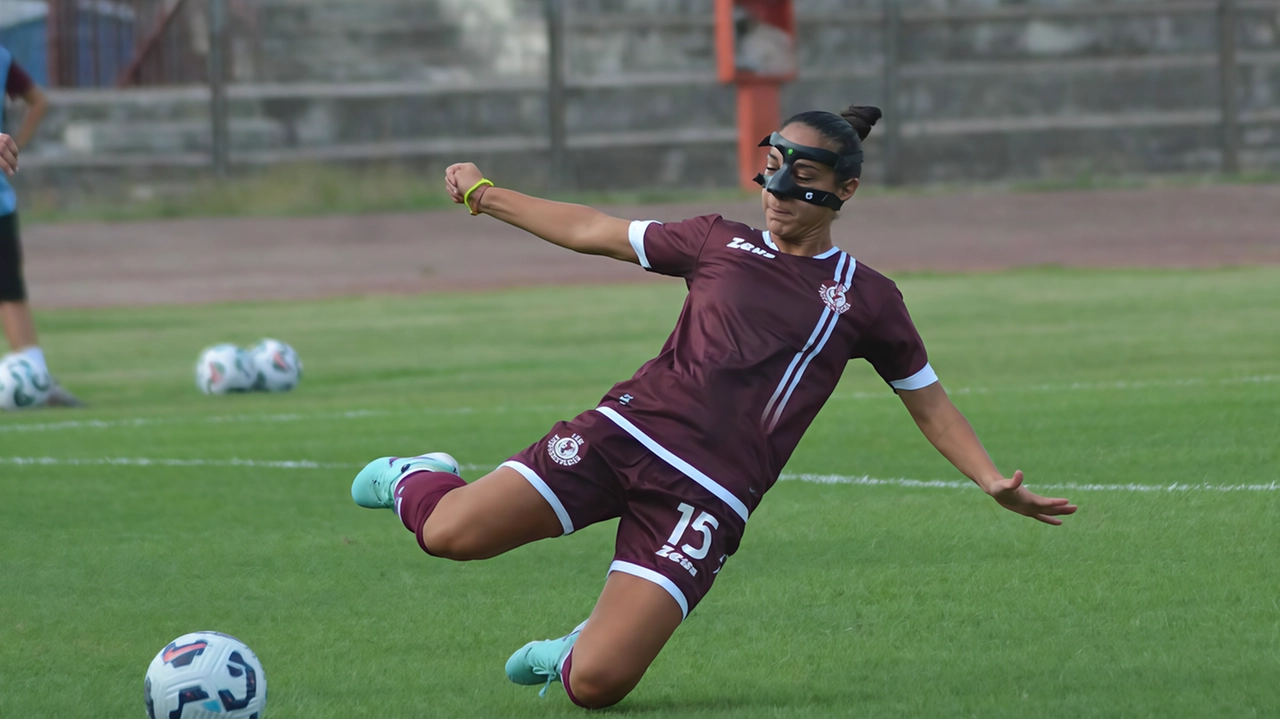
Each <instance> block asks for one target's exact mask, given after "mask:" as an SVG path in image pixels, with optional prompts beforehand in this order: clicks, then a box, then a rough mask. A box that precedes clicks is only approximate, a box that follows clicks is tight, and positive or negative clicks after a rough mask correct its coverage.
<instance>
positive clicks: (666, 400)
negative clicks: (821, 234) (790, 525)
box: [598, 215, 937, 520]
mask: <svg viewBox="0 0 1280 719" xmlns="http://www.w3.org/2000/svg"><path fill="white" fill-rule="evenodd" d="M631 245H632V247H633V248H635V251H636V254H637V255H638V256H639V258H640V264H641V265H642V266H644V268H645V269H647V270H650V271H652V272H659V273H661V274H664V275H672V276H676V277H683V278H685V281H686V283H687V285H688V287H689V295H688V297H687V298H686V300H685V303H684V309H683V310H682V311H681V313H680V320H679V322H678V323H677V324H676V327H675V330H674V331H673V332H672V333H671V336H670V337H669V338H668V339H667V342H666V344H665V345H663V348H662V352H661V354H659V355H658V356H657V357H655V358H654V359H653V360H651V361H650V362H648V363H646V364H645V365H644V366H643V367H641V368H640V370H639V371H638V372H636V374H635V376H634V377H632V378H631V379H629V380H627V381H625V382H622V383H619V384H618V385H616V386H614V388H613V389H612V390H610V392H609V393H608V394H607V395H606V396H605V398H604V400H603V401H602V403H601V405H600V407H599V408H598V411H600V412H601V413H603V414H604V415H605V416H607V417H609V419H611V420H613V422H614V423H615V424H617V425H618V426H619V427H621V428H622V429H623V430H625V431H627V432H628V433H629V434H631V435H632V436H633V437H635V438H636V439H637V440H639V441H640V442H641V443H642V444H644V445H645V446H646V447H648V448H649V449H650V450H651V451H652V452H653V453H654V454H656V455H658V456H659V457H661V458H662V459H664V460H665V461H667V462H668V463H669V464H671V465H672V466H674V467H676V468H677V469H679V470H681V471H682V472H683V473H684V474H685V475H686V476H688V477H690V478H691V479H692V480H693V481H696V482H698V483H699V484H701V485H703V486H704V487H705V488H707V489H708V490H710V491H711V492H712V493H714V494H715V495H716V496H717V497H719V498H720V499H721V500H722V501H724V502H725V503H726V504H728V505H729V506H730V507H732V508H733V509H734V511H735V512H736V513H737V514H739V515H740V516H741V518H742V519H743V520H745V519H746V518H747V515H748V513H749V512H750V511H751V510H752V509H754V508H755V507H756V505H758V504H759V502H760V498H761V497H762V496H763V495H764V493H765V491H767V490H768V489H769V488H770V487H771V486H773V483H774V482H775V481H777V478H778V475H779V474H780V473H781V471H782V468H783V466H784V465H785V464H786V463H787V460H788V459H789V458H790V457H791V453H792V452H793V451H794V450H795V447H796V444H798V443H799V442H800V437H801V436H802V435H803V434H804V432H805V430H806V429H808V427H809V424H810V423H812V422H813V419H814V417H816V416H817V414H818V410H820V409H822V405H823V404H824V403H826V401H827V398H828V397H830V396H831V393H832V391H833V390H835V387H836V384H837V383H838V382H839V381H840V375H841V374H842V373H843V372H844V368H845V365H846V364H847V363H848V362H849V360H850V359H853V358H863V359H866V360H867V361H869V362H870V363H871V364H872V366H873V367H875V369H876V372H878V373H879V374H880V376H881V377H882V378H884V380H885V381H886V382H888V383H889V384H890V385H891V386H892V387H894V388H896V389H905V390H912V389H920V388H922V387H926V386H928V385H930V384H932V383H934V382H936V381H937V376H936V375H935V374H934V373H933V370H932V369H930V367H929V363H928V358H927V356H926V354H925V348H924V343H923V342H922V341H921V340H920V335H919V333H917V332H916V329H915V326H914V325H913V324H912V322H911V317H910V315H908V314H907V308H906V306H905V305H904V304H903V301H902V294H901V293H900V292H899V291H898V288H897V287H896V286H895V285H894V284H893V282H892V281H890V280H889V279H888V278H886V277H885V276H884V275H881V274H880V273H878V272H876V271H875V270H872V269H871V268H869V267H866V266H864V265H859V264H858V263H857V261H856V260H854V258H853V257H850V256H849V255H848V254H847V253H845V252H843V251H841V250H840V249H839V248H832V249H831V250H829V251H827V252H825V253H823V254H821V255H818V256H817V257H797V256H795V255H788V254H785V253H783V252H781V251H779V250H778V248H777V246H776V245H774V243H773V242H772V240H771V239H770V238H769V236H768V233H761V232H760V231H759V230H754V229H752V228H750V227H748V226H747V225H743V224H739V223H736V222H730V221H728V220H725V219H723V218H721V217H720V216H719V215H709V216H705V217H695V218H693V219H691V220H686V221H684V222H677V223H670V224H665V225H664V224H661V223H657V222H635V223H632V225H631Z"/></svg>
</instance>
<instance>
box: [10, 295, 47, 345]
mask: <svg viewBox="0 0 1280 719" xmlns="http://www.w3.org/2000/svg"><path fill="white" fill-rule="evenodd" d="M0 324H3V325H4V337H5V339H6V340H8V341H9V347H10V348H12V349H13V351H14V352H20V351H22V350H24V349H26V348H28V347H36V346H38V345H39V344H40V342H39V341H38V339H37V337H36V323H35V320H34V319H32V317H31V306H30V305H28V304H27V303H26V302H0Z"/></svg>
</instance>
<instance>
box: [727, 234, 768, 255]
mask: <svg viewBox="0 0 1280 719" xmlns="http://www.w3.org/2000/svg"><path fill="white" fill-rule="evenodd" d="M727 247H729V248H730V249H734V250H742V251H743V252H750V253H751V254H753V255H760V256H761V257H766V258H768V259H770V260H772V259H773V258H775V257H777V255H775V254H773V253H772V252H770V251H768V250H765V249H761V248H759V247H756V246H755V245H753V244H751V243H750V242H747V241H746V240H744V239H742V238H741V237H735V238H733V242H730V243H729V244H728V245H727Z"/></svg>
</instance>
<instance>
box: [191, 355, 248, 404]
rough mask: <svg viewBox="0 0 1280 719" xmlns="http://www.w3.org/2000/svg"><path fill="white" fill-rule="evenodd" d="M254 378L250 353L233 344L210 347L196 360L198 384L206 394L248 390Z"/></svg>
mask: <svg viewBox="0 0 1280 719" xmlns="http://www.w3.org/2000/svg"><path fill="white" fill-rule="evenodd" d="M253 380H254V372H253V370H252V369H250V363H249V354H248V353H247V352H245V351H244V350H242V349H240V348H239V347H236V346H235V345H233V344H220V345H214V346H212V347H209V348H208V349H206V350H205V351H203V352H201V353H200V359H199V360H197V361H196V386H197V387H199V388H200V391H201V392H204V393H205V394H227V393H230V392H248V391H249V390H250V389H252V388H253Z"/></svg>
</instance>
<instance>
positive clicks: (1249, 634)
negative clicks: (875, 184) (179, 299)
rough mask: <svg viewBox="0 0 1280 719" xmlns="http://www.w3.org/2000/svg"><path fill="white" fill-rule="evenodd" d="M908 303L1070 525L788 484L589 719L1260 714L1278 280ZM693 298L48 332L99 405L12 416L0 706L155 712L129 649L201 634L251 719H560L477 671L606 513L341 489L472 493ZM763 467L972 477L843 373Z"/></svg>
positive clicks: (505, 304) (547, 629)
mask: <svg viewBox="0 0 1280 719" xmlns="http://www.w3.org/2000/svg"><path fill="white" fill-rule="evenodd" d="M899 284H900V286H901V287H902V289H903V291H904V293H905V294H906V297H907V301H908V304H909V306H910V307H911V308H912V311H913V314H914V315H915V317H916V320H917V323H918V324H919V326H920V328H921V331H922V334H923V335H924V337H925V339H926V341H927V342H928V343H929V345H930V350H931V358H932V361H933V364H934V366H935V368H936V369H937V370H938V372H939V374H940V375H941V376H942V377H943V381H944V383H945V384H946V385H947V386H948V387H949V388H950V389H951V390H952V392H953V394H954V396H955V398H956V401H957V404H959V405H960V407H961V409H963V410H964V411H965V412H966V413H967V414H968V416H969V418H970V419H971V420H972V421H973V423H974V425H975V426H976V427H977V428H978V431H979V434H980V435H981V436H982V437H983V438H984V440H985V441H986V443H987V446H988V448H989V449H990V450H991V452H992V454H993V455H994V457H995V458H996V460H997V462H998V464H999V465H1000V466H1001V467H1002V468H1003V469H1004V470H1005V471H1006V472H1012V471H1013V469H1015V468H1021V469H1023V470H1025V471H1026V472H1027V477H1028V482H1029V483H1030V484H1032V485H1033V486H1036V485H1040V486H1044V485H1064V484H1068V485H1069V484H1075V485H1092V486H1087V487H1084V488H1080V487H1076V488H1074V489H1053V490H1051V491H1049V490H1046V492H1045V493H1047V494H1054V495H1065V496H1069V497H1071V498H1072V499H1073V500H1076V501H1077V502H1078V503H1079V504H1080V511H1079V513H1078V514H1077V515H1076V516H1074V517H1072V518H1069V519H1068V521H1067V524H1066V526H1064V527H1061V528H1057V529H1055V528H1051V527H1048V526H1045V525H1041V524H1038V523H1035V522H1033V521H1031V520H1028V519H1025V518H1022V517H1019V516H1015V515H1013V514H1010V513H1007V512H1005V511H1003V510H1001V509H1000V508H999V507H997V506H996V505H995V503H994V502H992V501H990V500H989V499H987V498H986V497H985V496H984V495H983V494H982V493H981V492H980V491H979V490H977V489H976V488H974V487H964V488H957V487H951V486H947V485H943V486H933V487H929V486H910V485H909V484H904V483H889V484H882V485H874V486H868V485H867V484H862V485H858V484H849V483H835V484H818V483H814V482H805V481H794V480H793V481H784V482H781V483H780V484H779V486H778V487H777V488H776V489H774V490H773V491H772V492H771V494H770V496H769V498H768V499H767V500H766V501H765V503H764V505H763V506H762V508H761V509H760V511H759V512H758V513H757V514H756V515H755V516H754V517H753V519H752V521H751V524H750V527H749V529H748V531H747V535H746V538H745V540H744V543H743V545H742V549H741V551H740V552H739V554H738V555H737V556H735V557H734V558H733V559H732V560H731V561H730V562H729V563H728V564H727V566H726V568H725V570H724V571H723V572H722V573H721V574H720V577H719V581H718V582H717V585H716V588H715V590H714V591H713V592H712V593H711V595H710V596H709V597H708V598H707V599H706V600H705V601H704V602H703V604H702V605H701V607H700V608H699V609H698V610H697V611H696V612H694V614H693V615H692V616H691V617H690V618H689V620H688V621H687V623H686V625H685V626H684V627H683V628H682V629H681V630H680V631H679V632H678V633H677V634H676V636H675V638H674V639H673V641H672V643H671V644H670V646H669V647H668V648H667V650H666V652H665V653H664V654H663V655H662V656H661V657H659V659H658V661H657V662H656V663H655V665H654V666H653V668H652V670H651V671H650V673H649V675H648V676H647V677H646V679H645V681H644V682H643V683H642V684H641V685H640V687H639V688H638V689H637V690H636V692H635V693H634V694H632V696H631V697H629V698H628V699H627V700H626V701H625V702H623V703H622V704H621V705H619V706H618V707H617V708H615V709H613V710H610V712H609V713H612V714H620V715H627V716H677V717H685V716H698V717H815V716H858V717H894V716H901V717H959V716H972V717H984V718H986V717H1019V718H1021V717H1085V716H1114V717H1174V716H1178V717H1182V716H1185V717H1208V716H1223V717H1254V716H1258V717H1261V716H1276V715H1277V713H1280V600H1278V599H1277V579H1280V529H1277V526H1278V524H1277V521H1276V517H1277V515H1280V483H1277V482H1278V481H1280V334H1278V331H1277V328H1280V268H1265V269H1231V270H1220V271H1204V272H1163V271H1162V272H1155V271H1106V272H1101V271H1099V272H1086V271H1067V270H1054V269H1042V270H1026V271H1018V272H1011V273H1003V274H993V275H969V276H944V275H939V276H933V275H929V276H924V275H922V276H914V277H905V278H903V279H901V281H900V283H899ZM682 296H683V288H682V286H681V285H680V284H679V283H671V284H659V285H645V286H626V287H594V288H593V287H585V288H566V289H540V290H521V291H512V292H505V293H496V294H476V295H453V296H433V297H419V298H377V299H349V300H337V301H330V302H319V303H305V304H304V303H298V304H237V305H224V306H216V307H199V308H189V307H183V308H157V309H137V310H103V311H60V312H49V313H45V314H43V315H41V316H40V317H39V320H40V322H41V325H42V327H43V331H44V334H45V345H46V349H47V351H48V353H49V356H50V358H51V359H52V360H53V361H54V363H55V369H56V370H57V371H59V372H60V374H61V376H62V379H63V381H64V382H65V383H66V384H67V385H68V386H70V387H71V388H72V389H74V390H76V391H77V392H79V393H81V394H82V395H83V396H84V397H86V398H87V399H88V400H90V401H91V402H92V403H93V408H92V409H90V410H87V411H83V412H74V413H72V412H53V411H36V412H29V413H23V414H14V415H6V416H4V417H0V537H2V538H3V542H2V544H0V717H15V718H16V717H22V718H23V719H37V718H44V717H50V718H55V719H74V718H78V717H112V718H115V717H140V716H144V710H143V705H142V679H143V674H144V672H145V670H146V667H147V663H148V662H149V661H150V659H151V657H152V656H153V655H154V654H155V653H156V652H157V651H158V650H159V649H161V648H162V647H163V646H164V645H165V644H166V643H167V642H168V641H169V640H170V639H172V638H173V637H175V636H177V635H179V634H182V633H184V632H188V631H194V630H199V629H216V630H220V631H224V632H228V633H231V634H235V635H237V636H239V637H240V638H241V639H244V640H245V641H247V642H248V643H249V644H250V646H252V647H253V648H254V649H255V650H256V651H257V653H258V654H259V656H260V657H261V658H262V660H263V662H264V665H265V667H266V671H267V677H268V682H269V687H270V702H269V704H268V712H267V717H269V719H285V718H290V717H299V718H306V719H319V718H324V717H333V718H342V719H346V718H349V717H379V718H391V717H434V716H441V717H464V716H466V717H471V716H474V717H544V716H545V717H558V716H580V714H579V711H580V710H577V709H575V708H574V707H572V705H571V704H570V703H569V701H568V699H567V698H566V697H565V696H564V694H563V692H561V691H552V692H549V693H548V696H547V698H546V699H544V700H540V699H538V697H537V690H536V689H530V688H525V687H516V686H513V685H510V684H508V683H507V682H506V680H505V678H504V677H503V673H502V665H503V662H504V661H505V660H506V658H507V656H508V654H509V653H510V652H511V651H512V650H514V649H515V648H517V647H519V646H520V645H521V644H523V643H524V642H526V641H528V640H529V639H533V638H543V637H549V636H557V635H559V634H562V633H563V632H564V631H566V630H567V629H569V628H571V627H572V626H573V625H574V624H575V623H577V622H578V621H579V620H581V619H582V618H583V617H584V616H586V614H587V613H588V612H589V611H590V609H591V606H592V603H593V601H594V598H595V596H596V594H597V593H598V591H599V589H600V587H601V586H602V583H603V579H604V576H603V574H604V571H605V569H606V567H607V565H608V561H609V558H610V556H611V552H612V525H603V526H596V527H593V528H590V529H587V530H584V531H581V532H579V533H577V534H575V535H573V536H572V537H569V538H566V539H560V540H553V541H547V542H543V543H540V544H537V545H533V546H529V547H526V548H523V549H521V550H518V551H516V552H513V553H511V554H509V555H506V556H503V557H500V558H498V559H496V560H492V561H488V562H482V563H473V564H450V563H446V562H443V561H439V560H433V559H430V558H428V557H426V556H425V555H423V554H422V553H421V552H420V551H419V550H418V548H417V546H416V544H415V543H414V541H413V539H412V537H411V536H410V535H409V534H408V533H407V532H405V531H404V529H403V528H402V527H401V526H400V525H399V523H398V522H397V521H396V520H395V518H394V516H393V515H391V514H390V513H384V512H370V511H367V510H360V509H358V508H356V507H355V506H354V505H353V504H352V503H351V500H350V498H349V494H348V490H349V487H350V479H351V477H352V476H353V474H354V473H355V471H356V470H357V469H358V468H359V467H360V466H362V465H363V464H364V462H366V461H367V460H369V459H371V458H373V457H376V456H379V455H384V454H407V453H417V452H421V451H427V450H434V449H444V450H447V451H449V452H451V453H453V454H454V455H455V456H457V457H458V458H459V459H460V461H462V462H464V463H466V464H468V465H470V466H472V467H475V468H476V469H474V470H473V471H470V472H468V473H467V474H468V476H469V477H476V476H479V475H480V474H482V473H483V469H481V468H488V467H491V466H493V465H495V464H497V463H499V462H501V461H502V460H504V459H506V458H507V457H508V456H509V455H511V454H513V453H514V452H516V451H517V450H519V449H520V448H522V447H524V446H525V445H526V444H528V443H530V442H532V441H533V440H535V439H537V438H539V437H541V436H542V434H543V433H544V432H545V431H546V430H547V428H549V427H550V425H551V424H552V423H553V422H554V421H555V420H557V419H562V418H567V417H570V416H572V415H574V414H576V413H577V412H578V411H580V410H582V409H586V408H589V407H591V406H593V403H594V402H595V401H596V400H597V399H598V398H599V397H600V396H601V395H602V394H603V393H604V392H605V390H606V389H607V388H608V387H609V386H610V385H611V384H612V383H613V382H614V381H617V380H619V379H622V378H625V377H627V376H629V375H630V373H631V372H633V371H634V369H635V368H636V367H637V366H639V365H640V364H641V363H642V362H643V361H645V360H646V359H648V358H649V357H650V356H652V354H653V353H654V352H655V351H656V350H657V349H658V347H659V346H660V345H661V343H662V341H663V339H664V338H665V336H666V333H667V332H668V331H669V329H670V327H671V326H672V324H673V322H674V318H675V315H676V313H677V311H678V309H679V306H680V303H681V301H682ZM264 335H269V336H278V337H280V338H282V339H285V340H287V341H289V342H291V343H292V344H293V345H294V346H295V347H296V348H297V349H298V350H299V352H300V354H301V355H302V357H303V359H304V361H305V362H306V367H307V373H306V377H305V380H304V382H303V384H302V386H301V387H300V388H299V389H298V390H297V391H296V392H294V393H292V394H288V395H276V396H267V395H246V396H234V397H220V398H208V397H204V396H201V395H199V394H198V393H197V392H196V390H195V388H194V385H193V381H192V378H191V369H190V368H191V365H192V363H193V361H194V359H195V357H196V354H197V353H198V351H199V350H200V349H201V347H202V346H204V345H206V344H210V343H213V342H215V341H222V340H226V341H235V342H240V343H246V344H247V343H250V342H252V341H254V340H256V339H258V338H259V337H260V336H264ZM33 459H34V460H38V461H39V462H41V463H38V464H31V463H29V462H28V460H33ZM144 460H152V463H150V464H147V463H144ZM154 460H170V461H169V462H167V463H164V462H159V463H158V462H154ZM233 460H238V461H233ZM272 463H278V464H272ZM287 463H303V464H300V465H299V464H287ZM312 463H313V464H312ZM787 472H788V473H789V474H793V475H799V474H818V475H834V476H836V477H837V480H836V481H844V482H851V481H854V479H855V478H858V477H863V476H866V477H870V478H873V479H884V480H895V479H898V478H905V479H914V480H956V479H959V476H958V475H957V474H956V472H955V471H954V470H953V469H951V468H950V466H949V465H948V464H947V463H946V462H945V460H943V459H942V458H941V457H939V456H938V455H937V454H936V453H935V452H933V450H932V449H931V448H930V447H929V446H928V445H927V443H926V442H925V440H924V439H923V438H922V437H921V436H920V434H919V432H918V431H917V430H916V429H915V427H914V425H913V424H912V423H911V421H910V419H909V417H908V416H907V413H906V412H905V411H904V410H903V409H902V408H901V406H900V403H899V402H898V401H897V400H896V398H895V397H894V396H893V395H892V394H891V393H890V392H888V391H887V390H886V389H885V388H884V387H883V385H882V384H881V383H880V381H879V380H878V379H877V378H876V377H875V376H874V374H873V373H872V371H871V370H870V368H869V366H866V365H865V364H860V365H854V366H852V367H850V369H849V371H848V372H847V374H846V377H845V381H844V382H843V383H842V385H841V387H840V389H839V390H838V392H837V394H836V396H835V397H833V399H832V401H831V402H830V403H829V404H828V405H827V407H826V409H825V410H824V411H823V413H822V415H821V416H820V417H819V418H818V421H817V422H816V423H815V425H814V426H813V428H812V430H811V431H810V433H809V435H808V436H807V437H806V439H805V441H804V442H803V443H802V445H801V447H800V449H799V450H798V451H797V453H796V456H795V457H794V458H793V460H792V462H791V465H790V466H789V467H788V469H787ZM1205 484H1208V485H1212V486H1211V487H1207V488H1206V487H1205V486H1203V485H1205ZM1169 485H1177V486H1176V487H1175V488H1173V489H1160V488H1162V487H1164V488H1167V487H1169ZM1185 485H1195V487H1191V488H1188V487H1187V486H1185ZM1258 485H1261V487H1258ZM1247 486H1253V488H1248V487H1247Z"/></svg>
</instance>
